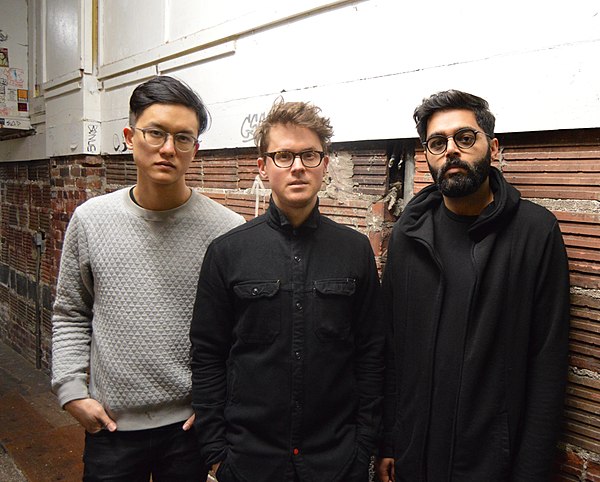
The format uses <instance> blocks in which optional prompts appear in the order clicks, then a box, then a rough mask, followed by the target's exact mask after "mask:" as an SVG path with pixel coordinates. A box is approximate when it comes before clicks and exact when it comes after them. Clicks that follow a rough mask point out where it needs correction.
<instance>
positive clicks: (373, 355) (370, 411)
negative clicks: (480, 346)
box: [355, 241, 385, 453]
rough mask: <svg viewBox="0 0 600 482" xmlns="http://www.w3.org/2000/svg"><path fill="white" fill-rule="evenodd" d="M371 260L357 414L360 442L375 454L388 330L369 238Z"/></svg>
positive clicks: (361, 326) (360, 328)
mask: <svg viewBox="0 0 600 482" xmlns="http://www.w3.org/2000/svg"><path fill="white" fill-rule="evenodd" d="M363 256H364V259H366V260H368V263H367V267H366V270H365V275H364V280H363V283H361V285H360V286H359V292H358V297H357V303H358V304H357V306H356V313H357V316H356V319H355V346H356V361H355V366H356V378H357V389H358V392H359V408H358V413H357V425H358V437H359V442H360V443H361V444H362V445H363V446H364V447H365V448H366V449H367V450H368V451H369V453H375V450H376V446H377V438H378V432H379V426H380V423H381V410H382V402H383V376H384V345H385V330H384V327H383V318H382V310H381V287H380V283H379V277H378V274H377V267H376V264H375V258H374V256H373V251H372V249H371V245H370V243H369V242H368V241H366V245H365V253H363Z"/></svg>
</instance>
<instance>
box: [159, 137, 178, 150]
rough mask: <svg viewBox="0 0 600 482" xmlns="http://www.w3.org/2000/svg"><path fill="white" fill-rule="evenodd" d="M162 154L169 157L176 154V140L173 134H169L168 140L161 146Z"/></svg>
mask: <svg viewBox="0 0 600 482" xmlns="http://www.w3.org/2000/svg"><path fill="white" fill-rule="evenodd" d="M160 152H162V153H164V154H169V155H173V154H175V138H174V137H173V135H172V134H167V138H166V139H165V143H164V144H163V145H162V146H161V148H160Z"/></svg>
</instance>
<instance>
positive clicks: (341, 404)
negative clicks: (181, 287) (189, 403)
mask: <svg viewBox="0 0 600 482" xmlns="http://www.w3.org/2000/svg"><path fill="white" fill-rule="evenodd" d="M379 296H380V295H379V280H378V276H377V270H376V266H375V261H374V257H373V252H372V250H371V246H370V244H369V241H368V239H367V237H366V236H364V235H362V234H360V233H358V232H356V231H355V230H353V229H350V228H348V227H345V226H342V225H339V224H337V223H335V222H333V221H331V220H329V219H327V218H325V217H323V216H321V215H320V214H319V211H318V208H317V207H315V209H314V210H313V212H312V213H311V215H310V217H309V218H308V219H307V221H306V222H305V223H304V224H303V225H302V226H300V227H299V228H296V229H294V228H293V227H292V225H291V224H290V223H289V221H288V220H287V219H286V218H285V216H284V215H283V213H281V212H280V211H279V210H278V209H277V208H276V207H275V205H274V204H273V203H271V206H270V208H269V211H268V212H267V213H266V214H265V215H263V216H260V217H258V218H256V219H254V220H252V221H250V222H248V223H246V224H245V225H243V226H240V227H238V228H236V229H234V230H232V231H230V232H229V233H227V234H225V235H223V236H221V237H219V238H217V239H216V240H215V241H214V242H213V243H212V244H211V245H210V247H209V248H208V250H207V253H206V256H205V258H204V263H203V265H202V270H201V274H200V280H199V283H198V293H197V298H196V304H195V307H194V315H193V320H192V327H191V340H192V346H193V348H192V373H193V375H192V380H193V388H192V392H193V406H194V409H195V412H196V429H197V433H198V437H199V440H200V445H201V453H202V456H203V458H204V460H205V461H206V463H207V464H213V463H215V462H217V461H223V462H222V463H223V464H227V466H228V469H229V470H231V471H232V472H233V473H234V474H237V475H238V476H239V477H240V478H241V479H242V480H251V481H252V482H260V481H269V482H272V481H278V480H288V477H291V474H293V473H294V471H295V472H296V473H297V476H298V477H299V478H300V480H302V481H308V480H315V481H323V480H327V481H332V482H333V481H336V480H341V477H342V476H343V473H344V470H346V469H347V467H348V466H349V465H350V464H351V463H352V461H353V460H354V458H355V456H356V453H357V451H358V449H359V448H361V449H362V451H363V453H364V451H367V452H368V453H373V451H374V447H375V443H376V440H375V438H376V433H377V430H378V428H379V427H378V425H379V422H380V408H381V407H380V406H381V398H382V384H383V344H384V333H383V332H384V330H383V328H382V321H381V316H380V302H379V301H380V298H379Z"/></svg>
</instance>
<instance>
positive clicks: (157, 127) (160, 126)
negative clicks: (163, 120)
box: [144, 122, 194, 136]
mask: <svg viewBox="0 0 600 482" xmlns="http://www.w3.org/2000/svg"><path fill="white" fill-rule="evenodd" d="M151 127H153V128H155V129H160V130H161V131H164V132H169V133H171V131H169V130H167V129H165V126H163V125H162V124H159V123H157V122H151V123H150V124H148V125H147V126H146V127H144V129H148V128H151ZM175 134H189V135H191V136H194V129H191V128H190V129H184V130H182V131H177V132H175Z"/></svg>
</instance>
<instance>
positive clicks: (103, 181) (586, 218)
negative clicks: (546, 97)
mask: <svg viewBox="0 0 600 482" xmlns="http://www.w3.org/2000/svg"><path fill="white" fill-rule="evenodd" d="M500 140H501V146H502V156H501V159H500V162H499V163H497V165H498V167H500V168H501V169H502V171H503V172H504V174H505V176H506V177H507V179H508V180H509V181H510V182H512V183H513V184H514V185H515V186H517V187H518V188H519V189H520V190H521V192H522V193H523V195H524V196H525V197H528V198H530V199H532V200H533V201H535V202H537V203H539V204H542V205H544V206H546V207H548V208H549V209H550V210H552V211H553V212H554V213H555V214H556V216H557V217H558V219H559V222H560V226H561V230H562V232H563V235H564V238H565V243H566V245H567V250H568V255H569V261H570V268H571V284H572V288H571V293H572V296H571V301H572V311H571V313H572V318H571V354H570V367H569V386H568V391H567V396H566V402H565V419H564V420H565V421H564V425H563V431H562V435H561V440H560V447H559V448H560V450H559V452H558V456H557V460H556V468H555V480H589V481H594V480H598V481H599V482H600V361H599V360H600V129H589V130H576V131H565V132H550V133H532V134H513V135H504V136H502V137H501V139H500ZM400 144H402V145H399V143H398V142H396V143H391V144H390V143H387V142H384V141H382V142H369V143H353V144H347V145H336V146H334V149H333V154H332V156H331V162H330V169H329V179H328V180H327V182H326V183H324V185H323V192H322V196H321V198H320V203H321V209H322V211H323V213H324V214H326V215H328V216H330V217H332V218H333V219H335V220H336V221H338V222H341V223H343V224H346V225H349V226H352V227H354V228H355V229H358V230H359V231H361V232H363V233H365V234H366V235H367V236H369V238H370V240H371V245H372V246H373V250H374V252H375V254H376V257H377V260H378V262H379V263H380V266H381V264H382V263H383V262H385V249H386V240H387V237H388V234H389V230H390V228H391V225H392V223H393V220H394V218H393V217H392V216H391V215H390V214H389V212H388V209H387V208H388V207H390V206H391V205H392V204H390V203H388V201H389V199H387V198H386V200H385V201H384V200H383V197H384V195H385V194H386V193H387V191H388V182H390V183H391V184H394V185H395V184H397V181H398V179H401V178H402V171H401V169H399V168H398V167H399V166H401V165H402V163H400V162H398V159H396V164H394V165H393V169H392V168H391V167H388V158H389V156H390V155H391V153H394V155H396V154H398V156H397V157H398V158H402V159H403V160H407V159H408V157H412V151H413V147H412V146H413V145H414V146H416V149H417V150H416V154H415V155H414V157H415V176H414V191H415V192H418V191H419V189H421V188H422V187H423V186H424V185H426V184H428V183H429V182H430V180H431V179H430V177H429V173H428V170H427V167H426V163H425V160H424V156H423V152H422V150H419V149H420V146H419V145H417V143H413V141H412V140H410V141H404V142H403V143H400ZM407 146H408V147H407ZM407 156H408V157H407ZM405 158H406V159H405ZM256 174H257V170H256V155H255V151H254V149H235V150H223V151H210V152H202V153H200V156H199V158H198V159H196V160H195V161H194V162H193V164H192V167H191V168H190V171H189V173H188V176H187V180H188V183H189V184H190V185H192V186H193V187H195V188H197V189H199V190H201V191H202V192H203V193H204V194H206V195H208V196H210V197H211V198H213V199H215V200H217V201H218V202H220V203H222V204H224V205H226V206H229V207H230V208H231V209H233V210H234V211H236V212H239V213H241V214H242V215H244V216H245V217H246V219H250V218H252V217H253V216H254V214H255V212H256V211H258V213H262V212H264V209H265V207H266V206H267V203H268V194H267V193H265V192H264V191H258V192H256V191H252V186H253V184H254V180H255V176H256ZM135 175H136V171H135V165H134V164H133V161H132V159H131V156H110V157H107V158H102V157H90V156H79V157H68V158H54V159H50V160H44V161H37V162H26V163H0V216H1V223H0V241H1V244H0V247H1V250H0V338H2V339H3V340H4V341H5V342H7V343H9V344H10V345H11V346H12V347H13V348H15V349H16V350H17V351H19V352H20V353H22V354H23V355H24V356H25V357H26V358H27V359H29V360H30V361H32V363H34V362H35V358H36V356H35V341H36V337H35V326H36V320H37V319H38V318H40V316H39V315H38V313H36V305H35V299H36V295H37V287H36V268H37V257H36V250H35V245H34V243H33V236H34V234H35V233H36V232H38V231H39V232H43V233H44V234H45V251H44V253H43V255H42V258H41V292H42V295H41V300H42V303H41V305H42V308H41V320H42V324H41V327H42V330H41V332H42V360H41V361H42V365H43V367H45V368H46V369H47V368H48V366H49V363H50V354H49V352H50V337H51V327H50V315H51V303H52V301H53V296H54V292H55V284H56V276H57V273H58V266H59V260H60V252H61V249H62V240H63V237H64V232H65V229H66V226H67V224H68V220H69V219H70V216H71V214H72V212H73V210H74V209H75V207H76V206H77V205H79V204H80V203H82V202H83V201H85V200H86V199H88V198H89V197H91V196H95V195H98V194H101V193H104V192H109V191H113V190H115V189H118V188H120V187H122V186H126V185H132V184H134V183H135ZM390 177H391V179H389V178H390ZM265 187H266V188H268V184H266V186H265Z"/></svg>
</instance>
